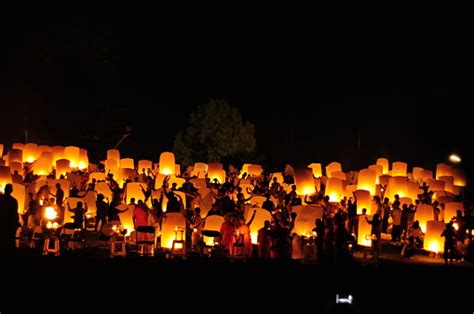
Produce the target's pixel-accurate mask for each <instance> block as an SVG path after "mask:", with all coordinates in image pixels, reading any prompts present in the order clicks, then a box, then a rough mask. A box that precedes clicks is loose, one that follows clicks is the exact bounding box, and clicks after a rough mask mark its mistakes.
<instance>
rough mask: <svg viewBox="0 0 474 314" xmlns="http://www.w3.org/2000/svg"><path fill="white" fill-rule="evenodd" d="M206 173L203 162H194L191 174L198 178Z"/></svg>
mask: <svg viewBox="0 0 474 314" xmlns="http://www.w3.org/2000/svg"><path fill="white" fill-rule="evenodd" d="M206 173H207V164H205V163H203V162H196V163H195V164H194V168H193V175H194V174H195V175H196V176H197V177H198V178H204V175H205V174H206Z"/></svg>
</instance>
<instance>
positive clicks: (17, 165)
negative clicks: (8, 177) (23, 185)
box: [10, 161, 25, 176]
mask: <svg viewBox="0 0 474 314" xmlns="http://www.w3.org/2000/svg"><path fill="white" fill-rule="evenodd" d="M10 171H11V173H12V174H14V173H15V171H17V172H18V174H19V175H21V176H23V175H24V174H25V170H24V169H23V164H22V163H21V162H16V161H14V162H11V163H10Z"/></svg>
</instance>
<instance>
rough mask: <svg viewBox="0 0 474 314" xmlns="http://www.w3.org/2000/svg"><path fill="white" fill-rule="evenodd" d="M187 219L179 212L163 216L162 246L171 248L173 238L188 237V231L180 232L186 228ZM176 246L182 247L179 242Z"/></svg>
mask: <svg viewBox="0 0 474 314" xmlns="http://www.w3.org/2000/svg"><path fill="white" fill-rule="evenodd" d="M185 228H186V220H185V219H184V216H183V215H182V214H179V213H167V214H166V216H165V217H164V218H163V222H162V227H161V247H162V248H164V249H171V247H172V246H173V240H175V239H181V235H182V237H183V240H185V239H186V232H182V233H181V232H180V230H186V229H185ZM175 248H181V246H180V245H179V244H176V245H175Z"/></svg>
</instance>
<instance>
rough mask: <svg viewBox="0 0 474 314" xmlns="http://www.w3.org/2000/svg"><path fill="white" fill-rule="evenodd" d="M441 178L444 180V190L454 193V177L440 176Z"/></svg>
mask: <svg viewBox="0 0 474 314" xmlns="http://www.w3.org/2000/svg"><path fill="white" fill-rule="evenodd" d="M439 180H441V181H443V182H444V190H445V191H446V192H449V193H454V177H452V176H443V177H439Z"/></svg>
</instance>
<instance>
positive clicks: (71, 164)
mask: <svg viewBox="0 0 474 314" xmlns="http://www.w3.org/2000/svg"><path fill="white" fill-rule="evenodd" d="M69 165H70V166H71V168H76V162H75V161H72V160H71V162H70V163H69Z"/></svg>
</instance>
